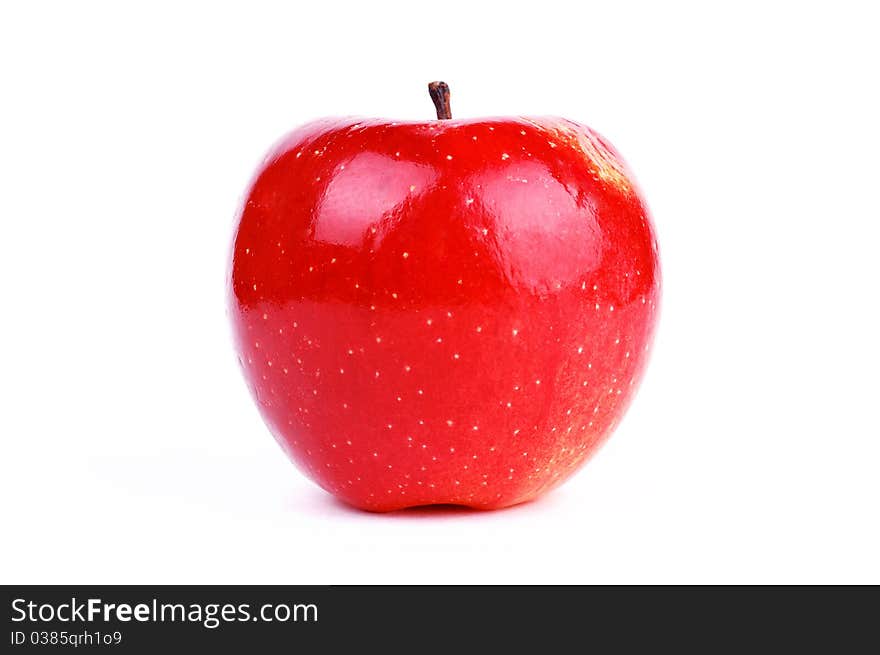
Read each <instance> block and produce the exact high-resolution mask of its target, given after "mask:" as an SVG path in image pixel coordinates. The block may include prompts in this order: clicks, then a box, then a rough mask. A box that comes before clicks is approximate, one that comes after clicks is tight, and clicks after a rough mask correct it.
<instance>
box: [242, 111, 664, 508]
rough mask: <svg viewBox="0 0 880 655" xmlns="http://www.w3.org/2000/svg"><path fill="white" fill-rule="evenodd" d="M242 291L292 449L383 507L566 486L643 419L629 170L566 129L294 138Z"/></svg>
mask: <svg viewBox="0 0 880 655" xmlns="http://www.w3.org/2000/svg"><path fill="white" fill-rule="evenodd" d="M228 283H229V285H228V291H229V315H230V318H231V322H232V326H233V333H234V340H235V345H236V348H237V351H238V355H239V361H240V363H241V366H242V370H243V372H244V376H245V379H246V381H247V383H248V386H249V387H250V390H251V393H252V395H253V397H254V399H255V401H256V404H257V406H258V407H259V410H260V412H261V413H262V416H263V418H264V420H265V421H266V423H267V425H268V426H269V428H270V429H271V431H272V433H273V434H274V436H275V438H276V439H277V440H278V442H279V443H280V444H281V446H282V447H283V448H284V450H285V451H286V452H287V454H288V455H289V456H290V458H291V459H292V460H293V461H294V462H295V463H296V464H297V466H298V467H299V468H300V469H301V470H302V471H303V472H304V473H305V474H306V475H307V476H309V477H310V478H311V479H313V480H314V481H315V482H317V483H318V484H319V485H320V486H321V487H323V488H324V489H326V490H327V491H329V492H330V493H332V494H334V495H335V496H337V497H338V498H340V499H341V500H343V501H345V502H346V503H349V504H351V505H354V506H356V507H358V508H362V509H365V510H371V511H380V512H381V511H391V510H396V509H401V508H404V507H410V506H417V505H430V504H456V505H464V506H469V507H473V508H480V509H494V508H501V507H506V506H509V505H514V504H516V503H522V502H524V501H528V500H531V499H533V498H535V497H537V496H538V495H540V494H542V493H544V492H546V491H547V490H548V489H551V488H552V487H554V486H556V485H558V484H559V483H561V482H562V481H563V480H564V479H566V478H567V477H568V476H569V475H571V474H572V472H574V471H575V470H576V469H578V467H580V466H581V465H582V464H583V463H584V462H585V461H586V460H587V459H588V458H589V457H590V456H591V455H592V454H593V453H594V452H595V451H596V449H597V448H598V447H599V446H600V445H601V444H602V443H603V441H604V440H605V439H606V438H607V437H608V435H609V434H610V433H611V432H612V430H613V428H614V427H615V425H616V424H617V423H618V422H619V420H620V418H621V416H622V414H623V413H624V412H625V410H626V408H627V406H628V405H629V403H630V400H631V399H632V396H633V394H634V392H635V390H636V387H637V386H638V382H639V380H640V379H641V376H642V373H643V370H644V367H645V364H646V360H647V358H648V355H649V350H650V344H651V341H652V337H653V333H654V328H655V324H656V318H657V312H658V303H659V297H660V269H659V261H658V251H657V242H656V238H655V233H654V228H653V225H652V221H651V218H650V215H649V212H648V208H647V206H646V204H645V202H644V200H643V199H642V197H641V195H640V192H639V190H638V188H637V186H636V184H635V182H634V179H633V177H632V175H631V174H630V173H629V171H628V169H627V167H626V165H625V164H624V162H623V161H622V159H621V158H620V156H619V155H618V154H617V153H616V151H615V150H614V149H613V148H612V146H611V145H609V143H608V142H607V141H606V140H605V139H604V138H602V137H601V136H599V135H598V134H597V133H595V132H594V131H592V130H590V129H589V128H587V127H585V126H583V125H579V124H577V123H574V122H572V121H569V120H565V119H561V118H553V117H539V118H526V117H516V118H513V117H507V118H485V119H472V120H458V119H453V120H442V121H441V120H437V121H426V122H392V121H388V120H378V119H360V118H339V119H325V120H320V121H317V122H313V123H310V124H308V125H305V126H303V127H301V128H299V129H297V130H295V131H293V132H292V133H290V134H289V135H287V136H286V137H285V138H283V139H282V140H281V141H280V142H279V143H278V144H277V145H276V146H275V147H274V148H273V149H272V150H271V151H270V153H269V154H268V156H267V157H266V158H265V160H264V162H263V163H262V165H261V166H260V167H259V168H258V170H257V172H256V174H255V176H254V179H253V181H252V182H251V184H250V187H249V189H248V191H247V193H246V196H245V199H244V202H243V204H242V207H241V209H240V212H239V216H238V221H237V227H236V230H235V236H234V242H233V249H232V256H231V262H230V267H229V277H228Z"/></svg>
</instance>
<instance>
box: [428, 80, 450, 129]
mask: <svg viewBox="0 0 880 655" xmlns="http://www.w3.org/2000/svg"><path fill="white" fill-rule="evenodd" d="M428 93H430V94H431V100H433V101H434V107H435V108H436V109H437V118H438V119H439V120H441V121H443V120H449V119H450V118H452V106H451V105H450V104H449V85H448V84H447V83H446V82H431V83H430V84H428Z"/></svg>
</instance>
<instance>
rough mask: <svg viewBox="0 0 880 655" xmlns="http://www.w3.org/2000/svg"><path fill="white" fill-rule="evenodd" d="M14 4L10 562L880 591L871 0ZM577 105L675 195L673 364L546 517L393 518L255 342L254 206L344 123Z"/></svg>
mask: <svg viewBox="0 0 880 655" xmlns="http://www.w3.org/2000/svg"><path fill="white" fill-rule="evenodd" d="M715 4H716V3H692V4H679V3H643V4H642V3H639V4H631V3H622V2H620V3H618V2H601V3H589V2H570V3H562V2H551V1H548V0H543V1H542V2H529V3H516V2H511V1H508V2H503V3H489V2H473V1H471V2H457V1H455V0H443V1H442V2H430V3H418V2H412V1H410V2H399V3H393V2H357V3H351V4H342V3H339V2H329V1H328V2H315V3H309V2H302V3H292V2H285V3H278V4H265V3H258V2H246V3H245V2H241V3H238V4H237V6H236V7H234V8H233V7H231V6H229V5H224V4H222V3H216V2H212V3H204V4H198V3H177V2H174V3H160V2H153V3H144V4H142V5H140V9H135V8H133V5H130V4H128V3H110V2H108V3H94V2H76V3H61V2H58V3H54V4H52V3H14V4H13V3H4V5H3V9H2V10H0V62H2V63H0V75H2V78H0V97H2V101H0V228H2V232H0V235H2V236H0V248H2V250H0V285H2V296H0V312H2V321H0V331H2V353H3V356H2V362H0V371H2V373H0V376H2V377H0V385H2V386H0V435H2V437H0V439H2V442H0V448H2V453H0V467H2V468H0V484H2V487H0V492H2V496H0V503H2V526H3V527H2V528H0V531H2V535H3V536H2V537H0V581H2V582H4V583H25V582H30V583H50V582H53V583H63V582H71V583H83V582H100V583H159V582H165V583H371V582H372V583H394V582H415V583H428V582H443V583H446V582H458V583H490V582H500V583H506V582H530V583H531V582H547V583H550V582H559V583H569V582H571V583H587V582H613V583H627V582H682V583H685V582H687V583H702V582H734V583H736V582H743V583H745V582H768V583H776V582H873V583H878V582H880V558H878V557H877V553H878V552H880V528H878V498H880V478H878V470H880V461H878V460H880V429H878V421H877V405H878V391H880V388H878V386H880V385H878V377H877V371H878V365H880V356H878V355H880V353H878V345H877V335H878V333H880V321H878V310H877V303H878V290H877V283H878V282H880V274H878V248H880V227H878V220H880V212H878V206H877V184H878V173H880V166H878V156H877V153H878V148H880V130H878V122H880V118H878V117H880V103H878V95H877V94H878V90H877V89H878V84H877V64H878V62H880V48H878V45H877V43H878V41H877V34H876V26H877V20H876V16H872V15H870V7H871V5H870V3H848V2H834V3H831V2H826V3H817V4H815V5H813V4H811V3H791V4H790V5H789V4H783V3H780V2H760V3H749V2H738V3H734V4H731V5H730V6H729V8H727V9H721V8H719V7H717V6H715V7H713V5H715ZM438 78H439V79H445V80H446V81H448V82H449V83H450V85H451V86H452V89H453V110H454V112H455V115H456V116H459V117H466V116H480V115H485V114H490V115H491V114H495V115H498V114H502V115H503V114H529V113H533V114H560V115H564V116H567V117H570V118H573V119H575V120H579V121H582V122H585V123H587V124H589V125H591V126H592V127H594V128H596V129H598V130H599V131H600V132H602V133H603V134H605V135H606V136H607V137H608V138H609V139H610V140H611V141H612V142H613V143H614V144H615V145H616V146H617V147H618V149H619V150H620V151H621V152H622V153H623V154H624V156H625V157H626V158H627V159H628V161H629V163H630V165H631V166H632V168H633V169H634V170H635V172H636V175H637V177H638V178H639V180H640V182H641V185H642V187H643V190H644V192H645V195H646V197H647V199H648V201H649V203H650V205H651V207H652V210H653V213H654V217H655V221H656V225H657V228H658V233H659V237H660V246H661V251H662V256H663V267H664V274H665V275H664V282H665V294H664V307H663V315H662V320H661V325H660V331H659V334H658V339H657V342H656V348H655V354H654V357H653V360H652V362H651V366H650V367H649V371H648V375H647V378H646V380H645V383H644V384H643V386H642V388H641V391H640V393H639V395H638V396H637V398H636V401H635V403H634V405H633V406H632V408H631V411H630V412H629V414H628V416H627V417H626V419H625V421H624V422H623V423H622V425H621V426H620V428H619V429H618V430H617V433H616V434H615V436H614V437H613V438H612V439H611V441H610V442H609V443H608V445H607V446H606V447H605V448H604V449H603V450H602V451H601V453H600V454H599V455H598V456H597V457H596V458H595V459H594V460H593V461H592V462H591V463H590V464H588V465H587V467H586V468H584V469H583V470H582V471H581V472H580V473H579V474H578V475H577V476H576V477H575V478H574V479H572V480H571V481H570V482H569V483H568V484H566V485H565V486H564V487H562V488H561V489H559V490H558V491H556V492H554V493H552V494H551V495H550V496H548V497H546V498H544V499H543V500H540V501H538V502H536V503H533V504H531V505H527V506H522V507H519V508H515V509H511V510H507V511H501V512H495V513H470V512H448V511H446V512H440V513H437V512H426V511H414V512H406V513H402V514H396V515H386V516H376V515H370V514H365V513H359V512H355V511H352V510H350V509H347V508H345V507H344V506H342V505H339V504H337V503H336V502H335V501H333V500H332V499H331V498H330V497H329V496H328V495H326V494H325V493H324V492H322V491H321V490H319V489H318V488H317V487H315V486H314V485H312V484H311V483H310V482H309V481H307V480H305V479H304V478H302V477H301V476H300V474H299V473H297V471H296V470H295V469H294V467H293V466H292V465H291V464H290V463H289V462H288V461H287V460H286V459H285V457H284V455H283V454H282V452H281V451H280V449H279V448H278V447H277V446H276V444H275V443H274V441H273V439H272V438H271V437H270V435H269V433H268V431H267V430H266V429H265V427H264V426H263V424H262V422H261V420H260V418H259V416H258V414H257V411H256V409H255V407H254V406H253V404H252V402H251V400H250V397H249V395H248V393H247V391H246V388H245V385H244V382H243V381H242V379H241V376H240V374H239V371H238V369H237V364H236V363H235V357H234V355H233V352H232V348H231V343H230V338H229V331H228V327H227V322H226V317H225V306H224V276H225V267H226V256H227V249H228V244H229V240H230V236H231V230H232V221H233V215H234V212H235V209H236V205H237V203H238V200H239V196H240V194H241V193H242V191H243V189H244V186H245V184H246V182H247V180H248V178H249V177H250V174H251V172H252V170H253V168H254V167H255V165H256V164H257V162H258V161H259V160H260V159H261V157H262V155H263V153H264V151H265V150H266V149H267V148H268V147H269V145H270V144H271V143H272V142H274V141H275V139H276V138H278V137H279V136H280V135H281V134H283V133H284V132H285V131H287V130H289V129H291V128H293V127H295V126H296V125H298V124H300V123H302V122H304V121H306V120H308V119H311V118H314V117H318V116H322V115H327V114H331V115H332V114H363V115H377V116H386V117H389V118H399V119H416V118H431V117H432V111H433V109H432V106H431V104H430V101H429V99H428V97H427V93H426V90H425V85H426V83H427V82H428V81H429V80H432V79H438Z"/></svg>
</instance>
